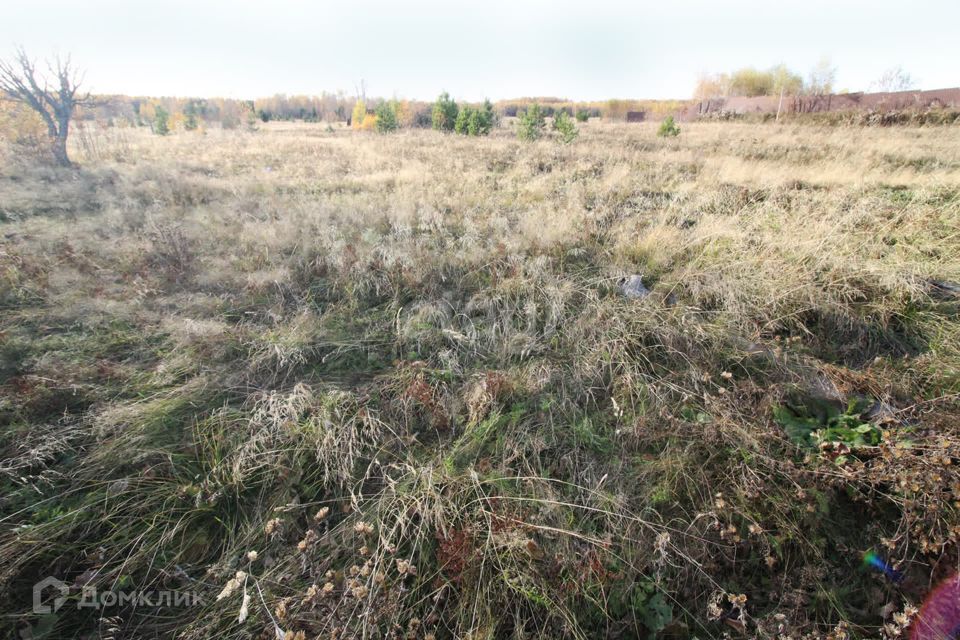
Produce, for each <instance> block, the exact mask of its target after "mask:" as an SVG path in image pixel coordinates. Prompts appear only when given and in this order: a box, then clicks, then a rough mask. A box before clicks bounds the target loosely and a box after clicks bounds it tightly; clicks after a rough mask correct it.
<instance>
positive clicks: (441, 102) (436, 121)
mask: <svg viewBox="0 0 960 640" xmlns="http://www.w3.org/2000/svg"><path fill="white" fill-rule="evenodd" d="M458 111H459V109H458V108H457V103H456V102H454V101H453V100H452V99H451V98H450V94H449V93H447V92H446V91H444V92H443V93H441V94H440V96H439V97H438V98H437V101H436V102H434V103H433V128H434V129H436V130H437V131H453V128H454V126H455V125H456V123H457V112H458Z"/></svg>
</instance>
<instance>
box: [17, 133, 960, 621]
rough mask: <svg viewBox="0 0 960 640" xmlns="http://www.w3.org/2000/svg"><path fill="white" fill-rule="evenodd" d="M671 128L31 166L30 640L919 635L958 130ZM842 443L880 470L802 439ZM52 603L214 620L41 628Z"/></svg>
mask: <svg viewBox="0 0 960 640" xmlns="http://www.w3.org/2000/svg"><path fill="white" fill-rule="evenodd" d="M655 127H656V125H655V124H650V125H647V124H642V125H612V124H604V123H597V122H591V123H589V124H587V125H584V126H583V127H582V132H581V136H580V138H579V139H578V141H577V142H576V143H575V144H572V145H560V144H557V142H556V141H554V140H549V139H548V140H544V141H541V142H537V143H534V144H524V143H521V142H519V141H517V140H516V139H515V138H514V136H513V135H512V133H511V132H510V131H509V130H506V129H500V130H497V131H495V132H494V134H493V135H492V136H490V137H489V138H484V139H473V138H470V139H467V138H462V137H455V136H444V135H441V134H439V133H435V132H431V131H402V132H400V133H398V134H396V135H391V136H377V135H375V134H362V133H356V132H351V131H349V130H347V129H345V128H342V127H334V128H333V129H332V131H331V130H328V129H327V128H326V126H324V125H296V124H290V123H281V124H270V125H264V126H261V127H260V128H259V129H258V130H256V131H219V130H209V131H206V132H204V133H202V134H201V133H178V134H175V135H171V136H168V137H162V138H161V137H157V136H152V135H149V134H148V133H146V132H144V131H143V130H135V129H130V130H124V131H111V130H107V131H97V130H96V129H88V130H86V131H85V132H84V135H83V137H82V138H78V139H77V141H76V143H77V144H78V146H77V147H76V149H75V155H76V157H78V158H79V159H80V160H81V168H80V169H79V170H77V171H76V172H64V171H62V170H59V169H53V168H49V167H46V166H44V165H42V164H40V163H38V162H37V161H36V160H33V159H26V158H22V157H19V156H17V155H16V154H7V155H5V156H4V165H3V167H2V170H0V203H2V204H0V218H2V223H0V224H2V227H3V228H2V229H0V233H2V235H0V238H2V240H0V309H2V315H0V358H2V359H0V385H2V389H3V391H4V393H3V395H2V399H0V420H2V421H3V426H4V429H3V435H2V436H0V447H2V451H3V456H2V457H3V461H2V462H0V483H2V486H3V495H4V497H3V501H2V503H0V560H2V563H0V565H2V567H3V568H2V570H0V585H2V586H0V589H2V592H3V598H2V600H0V602H2V603H3V604H2V608H3V610H4V611H6V612H9V613H10V615H9V616H8V617H7V618H5V619H4V623H3V624H5V625H6V626H7V627H8V628H9V630H10V631H11V632H17V633H19V632H20V631H22V630H23V629H28V628H31V629H33V630H34V631H35V632H36V633H37V634H39V633H40V630H43V629H51V633H52V634H53V635H51V636H48V637H70V636H71V634H73V635H76V634H84V633H85V634H90V633H93V634H96V633H99V634H100V636H101V637H107V636H110V637H137V636H140V635H144V634H148V635H157V636H161V637H196V638H206V637H214V636H216V637H235V638H241V637H251V636H254V635H260V634H266V635H267V636H269V635H271V634H274V635H275V632H276V630H277V629H281V630H282V631H284V632H286V634H288V636H287V637H294V638H297V637H327V636H331V637H423V638H426V637H431V636H432V637H560V636H562V637H601V636H614V635H623V636H627V637H631V636H636V635H647V634H657V633H659V634H661V635H667V636H670V637H686V636H697V637H713V636H718V635H720V634H721V633H723V632H724V631H728V630H742V633H744V634H746V635H747V636H753V637H771V638H772V637H783V636H785V635H788V634H792V635H793V637H800V636H803V635H804V634H806V635H808V636H810V637H825V636H827V635H828V634H833V635H832V636H831V637H843V636H842V634H844V633H849V634H853V635H859V636H873V637H876V636H878V635H882V634H886V635H887V636H890V637H892V636H893V635H895V634H896V633H899V632H900V631H901V630H902V627H903V624H901V622H902V621H903V620H905V619H902V618H897V619H896V620H893V619H892V618H891V617H890V614H891V613H892V612H894V611H906V612H907V613H910V612H912V611H913V609H911V606H913V605H916V604H917V603H918V602H919V599H920V598H922V596H923V594H924V593H925V591H926V590H927V589H928V588H929V585H930V584H931V582H932V581H933V580H935V579H936V578H937V577H938V576H939V575H940V574H942V573H943V572H944V571H945V568H946V567H949V566H955V565H956V563H957V558H958V557H957V535H958V533H960V528H958V527H960V521H958V518H957V512H956V509H957V500H958V499H960V493H958V492H960V477H958V476H957V473H956V470H955V467H956V462H957V459H958V457H960V446H958V444H960V441H958V438H957V436H958V433H957V424H958V421H957V417H958V403H957V397H958V396H957V394H958V392H960V375H958V367H960V331H958V323H957V305H958V302H957V299H956V296H955V295H954V294H953V293H952V292H951V290H950V289H949V286H950V283H956V282H958V281H960V261H958V260H957V256H958V255H960V251H958V249H960V236H958V229H960V195H958V194H960V130H958V129H956V128H947V127H939V128H937V127H931V128H920V129H911V128H889V129H874V128H870V129H864V128H826V127H824V128H817V127H810V126H803V125H794V124H788V125H783V126H777V125H745V124H735V123H700V124H696V123H695V124H686V125H684V127H683V133H682V134H681V135H680V136H679V137H678V138H673V139H669V140H665V139H661V138H657V137H656V135H655ZM631 274H641V275H642V276H643V280H644V283H645V284H646V285H647V286H648V287H649V288H650V289H651V291H652V293H651V294H650V295H649V296H648V297H646V298H644V299H642V300H639V301H637V300H631V299H627V298H624V297H623V296H622V295H620V293H619V289H618V286H619V282H620V280H621V278H623V277H624V276H627V275H631ZM851 402H853V403H854V404H856V403H858V402H862V403H865V404H866V405H873V406H872V408H871V410H870V411H867V410H866V409H864V410H863V411H860V410H857V411H856V412H855V413H854V412H853V409H851V410H849V411H847V414H849V415H848V418H849V420H851V421H852V420H855V421H856V424H857V425H858V428H859V427H862V428H863V429H862V431H865V432H867V433H869V434H874V433H875V434H877V438H878V441H877V442H874V443H871V444H863V443H856V444H855V443H854V442H853V441H849V442H846V441H842V439H843V438H844V437H845V436H843V435H833V436H830V437H826V436H824V437H825V438H826V439H822V442H820V443H819V444H818V445H817V446H812V445H811V441H810V440H808V441H807V442H806V443H804V442H800V441H798V440H797V439H796V438H795V437H793V436H791V433H790V431H789V423H788V427H787V428H785V426H784V424H783V421H782V420H781V421H780V422H779V423H778V422H777V420H775V417H776V416H778V415H782V414H781V413H778V412H782V411H783V410H784V408H795V409H797V408H799V409H798V410H800V409H803V408H804V407H806V409H808V410H809V411H811V412H814V413H815V412H816V411H819V410H824V411H826V410H827V409H824V407H836V409H837V411H839V412H841V413H843V412H844V411H846V410H847V407H848V406H853V405H851V404H850V403H851ZM811 419H813V418H811ZM829 424H833V423H827V422H824V423H823V424H822V425H820V429H819V430H818V431H817V432H816V433H821V434H823V433H824V432H825V431H826V430H827V427H828V426H829ZM831 433H834V434H841V432H840V431H834V432H831ZM830 438H838V439H839V440H836V441H835V440H831V439H830ZM871 548H875V549H878V550H883V551H884V553H885V555H886V557H888V558H889V559H890V561H891V562H896V563H899V566H900V567H901V568H902V569H903V570H904V571H905V572H906V573H908V575H909V577H910V581H909V582H908V583H907V584H906V586H905V587H903V588H901V589H894V588H893V587H892V586H891V585H889V584H886V583H884V582H883V578H882V577H880V576H874V575H871V574H869V573H866V572H864V571H862V570H860V569H859V568H858V567H859V561H860V554H862V553H863V552H864V551H866V550H868V549H871ZM250 552H255V553H253V554H251V553H250ZM238 572H241V574H242V575H239V574H238ZM46 575H56V576H59V577H61V578H62V579H64V580H66V581H68V582H71V583H74V584H75V585H76V588H77V589H79V587H80V586H82V585H83V584H89V585H93V586H96V587H97V588H99V589H101V590H105V589H134V588H135V589H140V590H150V589H159V588H171V589H173V588H175V589H179V590H194V591H197V592H199V593H201V594H202V596H203V605H202V606H199V607H192V608H185V609H176V610H167V611H162V612H160V614H158V612H157V611H154V610H151V611H147V610H144V609H134V608H127V609H117V610H112V611H89V610H83V609H81V610H77V609H76V608H75V607H71V606H67V607H66V608H64V609H63V610H61V613H60V614H59V615H58V616H56V617H54V618H49V617H48V618H38V617H36V616H33V615H32V614H31V613H30V586H31V585H32V584H33V583H34V582H35V581H36V580H37V579H38V578H40V577H43V576H46ZM231 580H232V581H233V582H231ZM230 584H232V587H231V588H227V589H225V587H226V586H228V585H230ZM244 593H246V594H247V596H250V598H249V600H246V599H245V598H244V595H243V594H244ZM221 594H222V595H223V597H222V598H219V599H218V598H217V596H218V595H221ZM72 597H73V599H74V600H75V599H76V597H77V594H76V592H75V593H74V594H73V596H72ZM245 602H246V604H244V603H245ZM241 609H244V610H245V615H240V610H241ZM241 618H242V620H241ZM885 625H886V626H885ZM731 628H732V629H731ZM301 633H302V634H304V635H303V636H300V635H298V634H301Z"/></svg>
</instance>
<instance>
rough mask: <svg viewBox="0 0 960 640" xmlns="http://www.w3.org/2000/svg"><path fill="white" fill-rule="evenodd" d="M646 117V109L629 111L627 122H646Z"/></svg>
mask: <svg viewBox="0 0 960 640" xmlns="http://www.w3.org/2000/svg"><path fill="white" fill-rule="evenodd" d="M646 119H647V112H646V111H627V122H644V121H646Z"/></svg>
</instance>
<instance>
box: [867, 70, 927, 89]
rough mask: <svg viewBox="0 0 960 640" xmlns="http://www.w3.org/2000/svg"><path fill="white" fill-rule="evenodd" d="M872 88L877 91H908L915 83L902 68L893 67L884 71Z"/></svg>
mask: <svg viewBox="0 0 960 640" xmlns="http://www.w3.org/2000/svg"><path fill="white" fill-rule="evenodd" d="M874 86H876V88H877V91H909V90H910V89H913V88H914V87H916V86H917V82H916V80H914V79H913V76H911V75H910V74H909V73H907V72H906V71H905V70H904V68H903V67H893V68H892V69H887V70H886V71H884V72H883V75H882V76H880V78H879V79H878V80H877V81H876V82H875V83H874Z"/></svg>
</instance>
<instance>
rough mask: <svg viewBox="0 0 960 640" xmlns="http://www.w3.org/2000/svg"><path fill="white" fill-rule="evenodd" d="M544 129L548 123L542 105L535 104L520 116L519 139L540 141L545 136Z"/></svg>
mask: <svg viewBox="0 0 960 640" xmlns="http://www.w3.org/2000/svg"><path fill="white" fill-rule="evenodd" d="M544 127H546V121H545V120H544V117H543V112H542V111H541V110H540V105H538V104H537V103H533V104H532V105H530V106H529V107H527V110H526V111H524V112H523V113H521V114H520V122H519V125H518V127H517V137H518V138H520V139H521V140H538V139H539V138H540V137H541V136H542V135H543V129H544Z"/></svg>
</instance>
